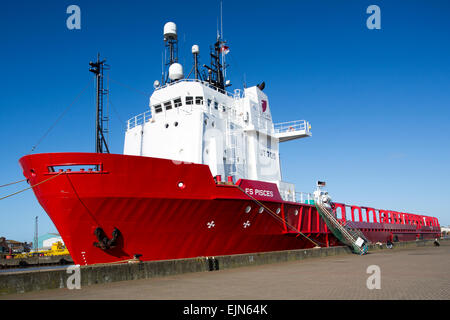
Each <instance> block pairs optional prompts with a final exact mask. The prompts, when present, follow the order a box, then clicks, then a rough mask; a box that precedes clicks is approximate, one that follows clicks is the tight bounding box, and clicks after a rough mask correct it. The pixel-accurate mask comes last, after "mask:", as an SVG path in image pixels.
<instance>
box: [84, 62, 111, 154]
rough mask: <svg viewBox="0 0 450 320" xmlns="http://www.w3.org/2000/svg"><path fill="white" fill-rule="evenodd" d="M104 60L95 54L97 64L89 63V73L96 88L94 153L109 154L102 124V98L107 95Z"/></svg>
mask: <svg viewBox="0 0 450 320" xmlns="http://www.w3.org/2000/svg"><path fill="white" fill-rule="evenodd" d="M105 62H106V60H100V53H98V54H97V62H92V61H91V62H89V65H90V66H91V68H90V69H89V71H90V72H92V73H94V74H95V78H96V83H97V84H96V87H97V116H96V120H95V152H96V153H104V152H105V151H106V152H107V153H109V148H108V144H107V143H106V139H105V134H106V133H107V130H106V129H105V128H104V126H103V124H104V123H105V122H107V121H108V118H107V117H104V116H103V96H104V95H107V94H108V90H105V89H103V71H104V70H108V69H109V65H107V64H105Z"/></svg>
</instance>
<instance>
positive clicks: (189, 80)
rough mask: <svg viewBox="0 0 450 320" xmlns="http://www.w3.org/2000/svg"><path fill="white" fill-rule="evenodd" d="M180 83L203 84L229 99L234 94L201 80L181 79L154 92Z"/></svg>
mask: <svg viewBox="0 0 450 320" xmlns="http://www.w3.org/2000/svg"><path fill="white" fill-rule="evenodd" d="M180 82H198V83H201V84H203V85H204V86H207V87H208V88H211V89H213V90H216V91H217V92H220V93H223V94H226V95H227V96H229V97H231V98H233V97H234V94H232V93H230V92H228V91H226V90H222V89H220V88H217V87H215V86H213V85H212V84H210V83H209V82H207V81H203V80H200V79H181V80H177V81H174V82H169V83H166V84H165V85H163V86H160V87H157V88H155V91H156V90H160V89H163V88H167V87H169V86H172V85H174V84H177V83H180Z"/></svg>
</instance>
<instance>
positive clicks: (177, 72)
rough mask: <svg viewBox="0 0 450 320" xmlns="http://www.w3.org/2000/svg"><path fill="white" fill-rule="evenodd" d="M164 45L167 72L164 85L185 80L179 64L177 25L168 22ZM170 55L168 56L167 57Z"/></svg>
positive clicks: (165, 29)
mask: <svg viewBox="0 0 450 320" xmlns="http://www.w3.org/2000/svg"><path fill="white" fill-rule="evenodd" d="M164 45H165V56H166V64H165V66H166V70H167V69H168V70H167V71H168V72H166V73H165V74H164V79H163V81H162V84H163V85H164V84H166V83H167V82H170V81H176V80H179V79H181V78H183V67H182V66H181V64H179V63H178V35H177V25H176V24H175V23H173V22H167V23H166V24H165V25H164ZM167 55H168V56H167Z"/></svg>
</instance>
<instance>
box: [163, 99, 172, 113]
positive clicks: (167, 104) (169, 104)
mask: <svg viewBox="0 0 450 320" xmlns="http://www.w3.org/2000/svg"><path fill="white" fill-rule="evenodd" d="M164 108H165V109H166V111H167V110H170V109H172V101H167V102H164Z"/></svg>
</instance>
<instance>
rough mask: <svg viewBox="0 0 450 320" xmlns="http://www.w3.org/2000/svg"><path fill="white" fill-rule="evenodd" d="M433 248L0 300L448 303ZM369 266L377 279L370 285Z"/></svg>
mask: <svg viewBox="0 0 450 320" xmlns="http://www.w3.org/2000/svg"><path fill="white" fill-rule="evenodd" d="M440 244H441V245H440V246H433V245H426V246H406V247H404V248H399V249H394V250H388V249H384V250H372V251H371V252H370V253H369V254H367V255H365V256H358V255H355V254H339V255H326V256H320V257H316V258H311V259H302V260H294V261H286V262H278V263H269V264H260V265H254V266H244V267H238V268H225V269H220V270H217V271H203V272H190V273H183V274H175V275H168V276H163V277H154V278H150V279H139V280H130V281H119V282H110V283H102V284H94V285H88V286H82V288H81V289H78V290H77V289H72V290H69V289H67V288H61V289H52V290H42V291H34V292H25V293H21V294H8V295H0V299H12V300H14V299H43V300H45V299H50V300H58V299H74V300H90V299H96V300H98V299H100V300H102V299H108V300H110V299H133V300H140V299H157V300H159V299H167V300H178V299H183V300H184V299H189V300H191V299H194V300H196V299H202V300H211V299H213V300H236V299H237V300H241V299H242V300H247V299H251V300H253V299H257V300H301V299H331V300H334V299H339V300H341V299H344V300H346V299H350V300H353V299H364V300H365V299H388V300H389V299H400V300H409V299H417V300H431V299H432V300H448V299H450V241H441V243H440ZM374 266H375V267H374ZM377 267H379V268H378V270H379V274H377V277H378V276H379V277H378V278H377V279H376V280H374V278H373V277H374V276H375V273H377V272H374V271H373V270H374V268H375V269H376V268H377ZM368 268H369V270H368ZM368 271H369V272H368ZM369 278H370V279H369ZM378 280H379V282H377V281H378ZM368 283H369V287H372V288H373V287H374V284H377V283H378V285H379V287H380V288H379V289H377V288H373V289H369V288H368Z"/></svg>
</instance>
